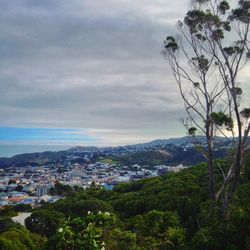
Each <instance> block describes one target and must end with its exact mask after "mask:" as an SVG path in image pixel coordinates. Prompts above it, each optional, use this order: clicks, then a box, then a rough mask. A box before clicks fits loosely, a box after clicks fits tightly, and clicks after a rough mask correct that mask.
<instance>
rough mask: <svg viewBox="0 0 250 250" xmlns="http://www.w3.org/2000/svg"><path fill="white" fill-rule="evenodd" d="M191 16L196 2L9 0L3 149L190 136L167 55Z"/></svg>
mask: <svg viewBox="0 0 250 250" xmlns="http://www.w3.org/2000/svg"><path fill="white" fill-rule="evenodd" d="M187 9H188V0H175V1H170V0H136V1H135V0H70V1H69V0H42V1H37V0H8V1H0V126H1V127H0V144H1V147H2V148H3V147H5V146H6V145H14V144H18V145H19V144H21V145H22V144H39V145H48V144H50V145H71V144H72V145H76V144H80V145H100V146H103V145H107V146H108V145H124V144H131V143H139V142H145V141H150V140H153V139H158V138H169V137H177V136H183V135H185V130H184V129H183V126H182V124H181V122H180V118H182V117H184V116H185V114H184V112H183V105H182V101H181V99H180V97H179V94H178V91H177V89H176V85H175V83H174V81H173V78H172V76H171V73H170V70H169V68H168V65H167V63H166V61H165V60H164V59H163V57H162V56H161V50H162V44H163V40H164V38H165V37H166V36H167V35H168V34H174V33H175V30H176V22H177V20H178V19H180V18H182V17H183V15H184V14H185V13H186V11H187ZM0 153H1V149H0Z"/></svg>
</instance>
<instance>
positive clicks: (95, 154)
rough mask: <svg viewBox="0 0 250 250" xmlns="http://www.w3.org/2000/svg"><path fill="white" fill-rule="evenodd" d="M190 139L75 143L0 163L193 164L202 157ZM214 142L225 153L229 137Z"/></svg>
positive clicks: (2, 166)
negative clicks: (100, 145)
mask: <svg viewBox="0 0 250 250" xmlns="http://www.w3.org/2000/svg"><path fill="white" fill-rule="evenodd" d="M193 140H194V139H193V138H192V137H190V136H186V137H182V138H172V139H166V140H155V141H152V142H149V143H144V144H136V145H127V146H120V147H108V148H97V147H81V146H78V147H73V148H70V149H68V150H64V151H58V152H50V151H46V152H42V153H30V154H21V155H16V156H13V157H10V158H6V157H2V158H0V167H1V168H4V167H10V166H18V167H23V166H27V165H31V166H37V165H45V164H51V163H52V164H53V163H58V162H64V161H67V160H68V159H74V160H72V162H73V163H86V162H93V161H96V160H98V159H99V158H100V157H104V158H112V159H114V160H117V161H118V162H120V164H122V165H131V164H135V163H137V164H140V165H149V166H152V165H158V164H168V165H177V164H183V165H194V164H197V163H199V162H201V161H203V160H204V159H203V157H202V156H201V154H200V153H198V152H197V150H196V149H195V147H192V143H193ZM197 140H198V141H199V142H200V143H203V142H204V137H203V136H198V137H197ZM196 143H197V141H196ZM215 144H216V147H218V150H217V151H216V157H223V156H225V155H226V153H227V149H228V147H229V146H230V141H228V140H226V139H224V138H220V137H219V138H218V139H217V140H216V143H215ZM160 150H162V151H160ZM163 152H165V154H164V153H163ZM86 159H88V160H86Z"/></svg>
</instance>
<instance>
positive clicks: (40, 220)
mask: <svg viewBox="0 0 250 250" xmlns="http://www.w3.org/2000/svg"><path fill="white" fill-rule="evenodd" d="M63 220H64V216H63V214H61V213H59V212H56V211H49V210H38V211H35V212H33V213H32V214H31V215H30V216H29V217H28V218H26V219H25V226H26V228H27V229H29V230H30V231H31V232H33V233H37V234H40V235H41V236H46V237H50V236H51V235H53V234H55V233H56V229H57V228H58V226H59V225H60V224H61V223H62V222H63Z"/></svg>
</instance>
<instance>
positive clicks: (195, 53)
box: [164, 0, 250, 211]
mask: <svg viewBox="0 0 250 250" xmlns="http://www.w3.org/2000/svg"><path fill="white" fill-rule="evenodd" d="M192 6H193V7H192V9H191V10H189V11H188V12H187V14H186V16H185V18H184V20H183V21H179V23H178V29H179V35H178V36H176V37H173V36H168V37H167V38H166V40H165V42H164V47H165V50H164V54H165V56H166V58H167V60H168V63H169V65H170V67H171V69H172V72H173V75H174V77H175V80H176V82H177V84H178V87H179V91H180V94H181V97H182V99H183V101H184V105H185V110H186V112H187V114H188V119H187V120H186V121H185V122H184V125H185V126H186V127H187V129H188V132H189V134H190V135H191V136H194V137H195V135H196V133H197V131H199V132H201V133H203V134H204V135H205V137H206V144H207V147H206V148H205V149H204V148H202V149H200V148H199V149H200V150H201V152H202V154H203V155H204V157H205V158H206V160H207V163H208V179H209V193H210V199H211V200H212V201H217V200H219V199H220V198H222V199H221V200H222V204H223V205H222V210H223V211H225V210H226V208H227V206H228V202H229V201H230V199H231V198H232V196H233V194H234V192H235V190H236V188H237V185H238V182H239V177H240V172H241V169H242V167H243V160H244V154H245V149H246V147H247V138H248V134H249V130H250V109H249V108H242V107H241V106H240V99H241V95H242V93H243V91H242V89H241V87H240V84H239V82H238V78H239V72H240V71H241V70H242V68H243V67H244V66H245V65H246V63H247V59H248V58H249V56H250V53H249V49H248V45H249V40H248V35H249V24H250V12H249V10H250V1H245V0H240V1H239V2H238V5H237V7H236V8H235V9H232V8H231V7H230V5H229V3H228V2H227V1H224V0H220V1H218V0H194V1H193V2H192ZM218 135H223V136H224V137H226V138H228V139H229V140H232V143H233V147H234V153H233V161H232V163H231V165H230V167H229V169H228V171H227V172H226V173H224V171H222V169H220V170H221V171H222V174H223V183H222V184H221V185H220V187H219V188H216V187H217V186H218V183H215V178H214V170H215V167H216V165H215V164H216V163H215V161H214V143H215V138H216V136H218ZM229 135H230V136H229ZM218 167H220V166H218Z"/></svg>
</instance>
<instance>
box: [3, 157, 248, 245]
mask: <svg viewBox="0 0 250 250" xmlns="http://www.w3.org/2000/svg"><path fill="white" fill-rule="evenodd" d="M220 165H221V167H222V168H224V169H226V168H227V167H228V163H227V162H226V161H221V162H220ZM206 173H207V167H206V165H205V164H201V165H198V166H195V167H192V168H189V169H186V170H183V171H181V172H179V173H171V174H169V175H167V176H165V177H156V178H151V179H147V180H142V181H138V182H132V183H129V184H122V185H118V186H117V187H116V188H115V189H114V190H113V191H106V190H103V189H100V188H97V187H94V186H93V187H91V188H89V189H87V190H81V189H79V188H75V189H74V188H70V187H69V186H68V187H66V186H63V185H61V184H58V185H57V186H56V187H55V189H54V190H53V193H58V194H59V193H60V194H62V193H63V194H64V195H66V198H65V199H61V200H59V201H57V202H56V203H54V204H44V205H43V206H42V207H41V208H40V209H35V210H33V211H32V215H31V216H30V217H28V218H27V219H26V226H27V228H28V230H27V229H24V228H23V227H21V226H19V225H16V224H14V223H11V222H10V221H8V219H7V218H8V217H3V216H8V214H10V211H11V209H12V210H13V208H8V209H7V210H2V211H1V213H0V216H2V217H1V218H0V223H1V227H0V230H1V236H0V246H2V247H6V246H8V247H9V248H4V249H16V250H18V249H41V250H42V249H48V250H49V249H56V250H59V249H72V250H73V249H74V250H77V249H89V250H90V249H101V248H102V244H105V249H107V250H120V249H128V250H163V249H170V250H174V249H180V250H189V249H190V250H200V249H207V250H221V249H227V250H229V249H234V250H241V249H249V248H248V246H249V244H250V238H249V235H250V226H249V225H250V223H249V222H250V221H249V218H250V209H249V207H250V200H249V194H250V175H249V173H250V161H249V159H248V161H247V162H246V165H245V168H244V171H243V172H242V175H241V181H240V186H239V187H238V190H237V193H236V195H235V197H234V199H233V201H232V203H231V207H230V213H229V216H228V218H227V220H221V219H220V211H219V210H217V209H216V208H215V210H214V212H215V213H213V214H211V207H210V206H209V202H208V187H207V176H206ZM215 174H216V180H215V181H216V183H219V182H220V181H221V174H220V171H219V170H218V169H216V171H215ZM22 209H24V208H22ZM29 230H30V231H29ZM34 233H36V234H38V235H35V234H34ZM13 235H15V238H14V239H15V240H14V241H13V238H12V237H13ZM41 236H43V238H42V237H41ZM13 242H14V243H15V244H19V245H18V246H20V247H21V246H22V247H23V248H20V247H17V248H11V246H14V245H13V244H14V243H13ZM93 244H95V245H96V248H93V246H94V245H93ZM27 246H29V247H28V248H27Z"/></svg>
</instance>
